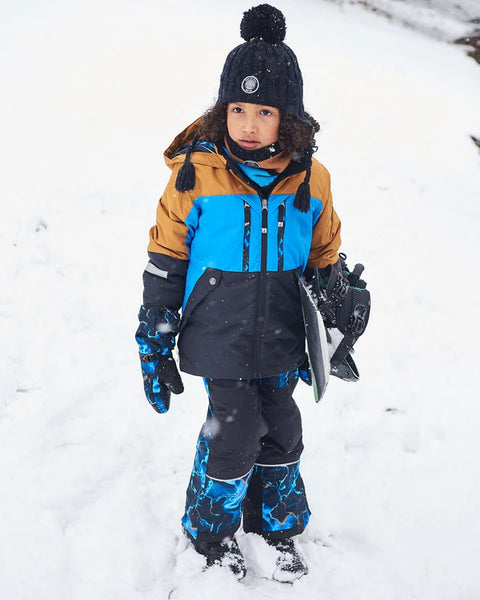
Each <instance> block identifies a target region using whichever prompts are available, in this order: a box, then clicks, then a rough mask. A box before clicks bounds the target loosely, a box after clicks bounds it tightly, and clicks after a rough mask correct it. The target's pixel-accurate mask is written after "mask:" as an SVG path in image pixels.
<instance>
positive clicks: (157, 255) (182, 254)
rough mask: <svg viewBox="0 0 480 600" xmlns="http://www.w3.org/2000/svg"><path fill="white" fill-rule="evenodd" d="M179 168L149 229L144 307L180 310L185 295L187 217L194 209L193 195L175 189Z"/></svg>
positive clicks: (144, 281)
mask: <svg viewBox="0 0 480 600" xmlns="http://www.w3.org/2000/svg"><path fill="white" fill-rule="evenodd" d="M177 171H178V168H175V169H174V172H173V173H172V176H171V177H170V181H169V182H168V185H167V187H166V189H165V192H164V193H163V195H162V197H161V198H160V200H159V202H158V207H157V218H156V223H155V225H154V226H153V227H152V228H151V229H150V241H149V244H148V256H149V261H148V263H147V266H146V267H145V271H144V273H143V286H144V287H143V303H144V305H145V306H158V307H161V306H166V307H167V308H169V309H171V310H174V311H177V310H179V308H180V307H181V305H182V302H183V297H184V294H185V278H186V274H187V269H188V261H189V250H188V246H187V235H188V227H187V225H186V224H185V221H186V218H187V216H188V214H189V212H190V210H191V209H192V206H193V194H192V193H189V192H183V193H180V192H178V191H177V190H176V189H175V179H176V177H177Z"/></svg>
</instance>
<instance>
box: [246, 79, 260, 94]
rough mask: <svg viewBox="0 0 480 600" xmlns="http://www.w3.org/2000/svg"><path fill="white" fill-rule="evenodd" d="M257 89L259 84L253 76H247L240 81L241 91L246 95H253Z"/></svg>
mask: <svg viewBox="0 0 480 600" xmlns="http://www.w3.org/2000/svg"><path fill="white" fill-rule="evenodd" d="M259 87H260V82H259V81H258V79H257V78H256V77H255V75H248V76H247V77H245V79H244V80H243V81H242V90H243V91H244V92H245V93H246V94H254V93H255V92H256V91H257V90H258V88H259Z"/></svg>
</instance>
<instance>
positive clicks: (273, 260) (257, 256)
mask: <svg viewBox="0 0 480 600" xmlns="http://www.w3.org/2000/svg"><path fill="white" fill-rule="evenodd" d="M293 199H294V197H293V196H292V195H291V194H272V195H271V196H270V197H269V199H268V213H267V215H268V218H267V232H266V233H264V234H263V235H266V236H267V245H266V253H267V261H266V265H267V271H278V270H279V269H280V270H282V269H283V270H285V271H287V270H291V269H296V268H298V267H300V268H301V269H302V270H303V269H304V268H305V266H306V264H307V260H308V256H309V254H310V246H311V241H312V231H313V227H314V225H315V223H316V222H317V221H318V219H319V217H320V213H321V210H322V203H321V201H320V200H318V199H317V198H312V199H311V209H310V211H309V212H308V213H302V212H300V211H299V210H297V209H296V208H294V206H293ZM185 224H186V225H187V227H188V233H187V239H186V243H187V246H188V248H189V253H190V256H189V258H190V263H189V268H188V274H187V283H186V290H185V300H184V306H185V304H186V301H187V299H188V297H189V295H190V293H191V291H192V289H193V287H194V285H195V283H196V281H197V280H198V278H199V277H201V275H202V274H203V273H204V271H205V270H206V269H207V268H209V267H210V268H214V269H220V270H222V271H230V272H240V273H241V272H242V271H243V272H258V271H260V270H261V254H262V203H261V200H260V198H259V196H258V195H257V194H249V195H232V194H228V195H222V196H203V197H199V198H197V199H196V200H195V202H194V204H193V206H192V209H191V211H190V213H189V214H188V216H187V219H186V221H185ZM280 257H281V259H280Z"/></svg>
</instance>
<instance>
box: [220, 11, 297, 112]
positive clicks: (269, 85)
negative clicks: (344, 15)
mask: <svg viewBox="0 0 480 600" xmlns="http://www.w3.org/2000/svg"><path fill="white" fill-rule="evenodd" d="M285 32H286V25H285V17H284V16H283V14H282V12H281V11H280V10H278V8H275V7H273V6H270V4H260V5H259V6H254V7H253V8H251V9H250V10H248V11H246V12H245V13H244V14H243V19H242V22H241V24H240V34H241V36H242V38H243V39H244V40H246V41H245V43H244V44H241V45H240V46H237V47H236V48H234V49H233V50H232V51H231V52H230V54H229V55H228V56H227V60H226V61H225V65H224V67H223V72H222V75H221V77H220V89H219V92H218V101H219V102H222V103H224V104H228V103H229V102H251V103H253V104H265V105H267V106H274V107H276V108H279V109H280V110H282V111H284V112H286V113H289V114H291V115H293V116H294V117H296V118H298V119H300V120H301V121H304V120H305V119H304V112H305V111H304V108H303V79H302V73H301V71H300V67H299V66H298V61H297V57H296V56H295V54H294V52H293V50H292V49H291V48H289V47H288V46H287V45H286V44H285V43H284V41H283V40H284V39H285Z"/></svg>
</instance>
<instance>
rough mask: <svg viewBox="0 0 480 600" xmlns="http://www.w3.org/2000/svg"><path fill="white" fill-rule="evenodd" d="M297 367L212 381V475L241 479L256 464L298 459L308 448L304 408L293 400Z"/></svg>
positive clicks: (206, 432) (208, 432)
mask: <svg viewBox="0 0 480 600" xmlns="http://www.w3.org/2000/svg"><path fill="white" fill-rule="evenodd" d="M297 381H298V374H297V370H296V369H295V370H293V371H288V372H286V373H282V374H281V375H276V376H274V377H268V378H265V379H250V380H237V381H235V380H233V381H232V380H229V379H208V380H206V387H207V391H208V396H209V401H210V402H209V411H208V415H207V421H206V423H205V425H204V427H203V430H202V434H201V435H203V436H204V437H208V438H209V449H210V457H209V461H208V466H207V475H209V476H210V477H214V478H215V479H236V478H238V477H242V476H244V475H246V474H247V473H249V472H250V470H251V469H252V467H253V465H254V464H266V465H281V464H286V463H293V462H297V461H298V460H299V459H300V455H301V453H302V450H303V442H302V421H301V416H300V411H299V409H298V407H297V405H296V404H295V401H294V400H293V398H292V393H293V390H294V389H295V386H296V384H297Z"/></svg>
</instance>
